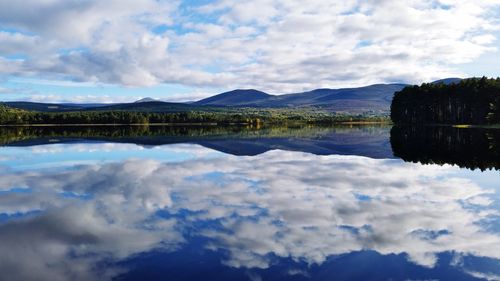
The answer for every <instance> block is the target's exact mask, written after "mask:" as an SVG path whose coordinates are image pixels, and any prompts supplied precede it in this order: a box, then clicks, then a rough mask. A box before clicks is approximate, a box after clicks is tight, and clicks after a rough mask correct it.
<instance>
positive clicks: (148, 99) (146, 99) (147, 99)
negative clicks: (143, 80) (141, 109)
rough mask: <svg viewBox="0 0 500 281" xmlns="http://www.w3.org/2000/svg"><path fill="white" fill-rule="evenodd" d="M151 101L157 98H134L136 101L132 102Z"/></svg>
mask: <svg viewBox="0 0 500 281" xmlns="http://www.w3.org/2000/svg"><path fill="white" fill-rule="evenodd" d="M153 101H158V100H155V99H153V98H149V97H147V98H143V99H140V100H136V101H134V103H141V102H153Z"/></svg>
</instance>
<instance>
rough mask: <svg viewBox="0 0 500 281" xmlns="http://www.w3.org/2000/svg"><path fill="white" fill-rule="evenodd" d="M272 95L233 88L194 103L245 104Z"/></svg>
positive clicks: (262, 99) (254, 102) (257, 101)
mask: <svg viewBox="0 0 500 281" xmlns="http://www.w3.org/2000/svg"><path fill="white" fill-rule="evenodd" d="M272 97H273V96H272V95H270V94H267V93H264V92H261V91H257V90H253V89H246V90H241V89H239V90H233V91H229V92H225V93H222V94H218V95H215V96H212V97H209V98H206V99H202V100H199V101H196V102H194V103H192V104H196V105H218V106H221V105H222V106H247V105H249V104H256V103H259V102H262V101H265V100H267V99H269V98H272Z"/></svg>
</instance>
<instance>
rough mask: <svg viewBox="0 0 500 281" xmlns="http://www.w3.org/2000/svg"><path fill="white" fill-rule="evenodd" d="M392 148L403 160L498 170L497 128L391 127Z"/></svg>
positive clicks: (499, 134)
mask: <svg viewBox="0 0 500 281" xmlns="http://www.w3.org/2000/svg"><path fill="white" fill-rule="evenodd" d="M391 145H392V150H393V152H394V155H395V156H397V157H400V158H402V159H403V160H405V161H410V162H419V163H422V164H440V165H443V164H455V165H458V166H459V167H464V168H469V169H480V170H486V169H496V170H498V169H500V129H486V128H454V127H449V126H394V127H393V128H392V129H391Z"/></svg>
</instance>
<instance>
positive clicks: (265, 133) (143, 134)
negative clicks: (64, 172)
mask: <svg viewBox="0 0 500 281" xmlns="http://www.w3.org/2000/svg"><path fill="white" fill-rule="evenodd" d="M389 130H390V127H388V126H386V125H367V126H366V125H365V126H359V125H358V126H353V125H338V126H331V127H329V126H312V125H297V126H278V127H272V126H271V127H262V128H254V127H243V126H233V127H231V126H226V127H221V126H208V127H204V126H191V127H186V126H115V127H114V126H101V127H92V126H88V127H87V126H80V127H78V126H77V127H58V126H55V127H43V126H42V127H0V144H3V145H6V146H14V147H23V146H35V145H47V144H54V143H75V142H89V141H92V142H95V141H98V142H108V143H133V144H137V145H142V146H150V147H151V146H160V145H166V144H179V143H194V144H199V145H202V146H204V147H207V148H210V149H214V150H218V151H221V152H224V153H228V154H233V155H258V154H261V153H264V152H266V151H270V150H275V149H281V150H290V151H302V152H309V153H313V154H317V155H331V154H342V155H362V156H368V157H372V158H391V157H392V151H391V147H390V144H389Z"/></svg>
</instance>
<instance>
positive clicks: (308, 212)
mask: <svg viewBox="0 0 500 281" xmlns="http://www.w3.org/2000/svg"><path fill="white" fill-rule="evenodd" d="M180 148H181V149H186V148H183V147H180ZM311 163H315V164H314V165H311ZM457 170H458V168H455V167H451V166H433V165H428V166H422V165H418V164H413V163H403V162H401V161H400V160H376V159H370V158H365V157H358V156H315V155H311V154H305V153H297V152H284V151H272V152H268V153H265V154H262V155H259V156H256V157H235V156H226V157H216V158H213V157H210V156H209V154H200V156H199V157H198V158H197V159H195V160H185V161H177V162H174V163H168V162H158V161H151V160H130V161H125V162H117V163H101V164H93V165H78V166H74V167H68V168H65V169H61V168H57V169H45V170H43V171H39V170H34V171H31V170H21V171H15V170H5V169H4V170H1V171H0V173H1V177H0V187H1V188H2V190H3V192H2V194H1V196H0V199H1V202H0V206H1V207H0V213H3V214H18V215H24V216H25V217H24V218H20V219H19V218H17V219H16V218H13V219H10V220H9V221H7V222H4V223H2V224H0V238H1V239H0V249H1V251H2V253H6V252H8V253H12V254H11V255H3V256H1V257H0V266H2V268H0V269H1V270H2V272H4V273H5V272H11V271H12V268H14V269H15V270H14V273H15V274H17V275H11V276H12V279H13V280H16V279H19V280H27V279H37V280H43V279H46V280H64V279H67V278H68V276H72V279H75V280H79V279H81V280H89V279H92V278H94V277H96V276H105V275H106V274H107V276H108V277H111V276H115V275H116V274H118V273H119V272H121V271H120V270H121V269H120V268H114V267H109V270H110V272H96V271H95V270H96V268H97V267H93V266H92V265H95V264H96V263H98V262H99V261H100V260H103V259H106V258H107V259H111V260H120V259H123V258H126V257H128V256H130V255H133V254H137V253H141V252H147V251H150V250H152V249H155V248H158V247H160V248H161V247H163V248H164V249H165V250H174V249H176V247H179V246H180V245H182V243H184V241H185V240H184V238H183V235H182V233H184V232H183V228H184V227H188V228H189V229H190V232H191V233H192V235H201V236H204V237H206V238H209V241H210V243H209V245H207V248H208V249H212V250H224V251H222V252H223V253H227V254H226V255H225V258H224V260H223V262H224V264H226V265H227V266H233V267H239V268H241V267H244V268H254V267H256V268H267V267H269V266H270V264H271V261H270V260H269V258H270V255H274V256H278V257H284V258H291V259H293V260H296V261H304V262H306V263H309V264H314V263H317V264H321V263H322V262H324V261H325V260H326V259H327V257H329V256H332V255H338V254H345V253H350V252H352V251H362V250H374V251H377V252H379V253H381V254H394V253H395V254H400V253H405V254H407V255H408V259H409V260H410V261H411V262H414V263H417V264H419V265H422V266H426V267H433V266H434V265H435V263H436V255H437V254H438V253H442V252H454V253H456V254H457V255H474V256H481V257H489V258H494V259H500V255H499V253H498V250H497V248H498V247H497V245H498V244H499V243H500V236H499V235H498V234H497V233H494V232H488V231H485V227H487V222H488V220H489V219H490V218H492V217H494V216H498V215H499V214H498V211H497V210H496V209H495V208H494V206H492V202H493V201H492V200H493V199H492V194H493V193H494V192H495V190H490V189H486V188H484V187H481V186H480V185H478V184H477V183H476V182H474V181H472V180H469V179H466V178H464V177H459V176H457V174H456V172H457ZM276 175H279V177H277V176H276ZM13 187H18V188H19V187H22V188H26V189H28V190H29V191H30V192H16V191H12V190H11V188H13ZM160 210H163V211H167V212H168V213H169V214H171V218H169V219H164V218H161V217H158V216H156V215H155V214H156V213H157V212H158V211H160ZM186 211H187V212H186ZM37 212H38V213H37ZM177 214H182V215H179V216H177ZM209 221H212V222H213V221H218V222H219V223H218V227H217V228H213V227H211V224H209V223H202V224H199V223H197V222H209ZM485 223H486V224H485ZM194 225H198V227H196V228H195V227H193V226H194ZM193 232H194V233H193ZM137 237H140V239H137ZM471 241H474V243H471ZM18 245H24V246H23V249H24V250H23V251H19V249H17V248H18ZM70 256H71V258H69V257H70ZM89 257H90V258H89ZM28 259H29V260H30V262H29V263H19V262H16V261H22V260H28ZM456 266H460V265H459V264H458V263H457V265H456ZM9 269H10V270H9ZM14 273H13V274H14ZM29 274H33V275H29ZM68 274H69V275H68ZM35 277H36V278H35Z"/></svg>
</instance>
